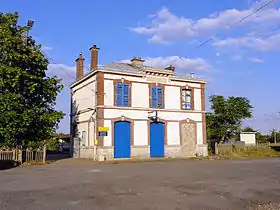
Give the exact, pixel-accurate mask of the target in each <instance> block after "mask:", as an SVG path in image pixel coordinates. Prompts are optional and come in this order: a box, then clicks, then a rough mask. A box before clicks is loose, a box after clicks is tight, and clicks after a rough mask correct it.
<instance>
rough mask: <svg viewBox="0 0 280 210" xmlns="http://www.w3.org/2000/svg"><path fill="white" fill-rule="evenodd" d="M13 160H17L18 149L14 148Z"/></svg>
mask: <svg viewBox="0 0 280 210" xmlns="http://www.w3.org/2000/svg"><path fill="white" fill-rule="evenodd" d="M13 161H16V149H13Z"/></svg>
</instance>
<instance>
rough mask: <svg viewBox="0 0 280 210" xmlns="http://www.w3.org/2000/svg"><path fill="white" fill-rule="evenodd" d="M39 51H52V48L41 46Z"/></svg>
mask: <svg viewBox="0 0 280 210" xmlns="http://www.w3.org/2000/svg"><path fill="white" fill-rule="evenodd" d="M41 50H43V51H48V50H52V47H50V46H47V45H42V47H41Z"/></svg>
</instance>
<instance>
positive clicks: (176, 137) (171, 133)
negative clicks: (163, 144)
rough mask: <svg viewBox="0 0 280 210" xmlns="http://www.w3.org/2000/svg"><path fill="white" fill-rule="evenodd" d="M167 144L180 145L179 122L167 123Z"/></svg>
mask: <svg viewBox="0 0 280 210" xmlns="http://www.w3.org/2000/svg"><path fill="white" fill-rule="evenodd" d="M167 144H168V145H180V127H179V122H168V123H167Z"/></svg>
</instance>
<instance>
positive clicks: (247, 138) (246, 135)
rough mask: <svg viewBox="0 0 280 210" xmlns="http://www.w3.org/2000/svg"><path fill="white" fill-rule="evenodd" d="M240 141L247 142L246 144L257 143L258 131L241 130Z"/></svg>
mask: <svg viewBox="0 0 280 210" xmlns="http://www.w3.org/2000/svg"><path fill="white" fill-rule="evenodd" d="M240 141H242V142H245V145H255V144H256V132H241V133H240Z"/></svg>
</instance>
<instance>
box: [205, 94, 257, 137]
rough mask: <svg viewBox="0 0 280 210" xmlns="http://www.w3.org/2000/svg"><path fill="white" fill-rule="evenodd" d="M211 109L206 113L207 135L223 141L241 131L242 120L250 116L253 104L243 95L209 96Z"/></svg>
mask: <svg viewBox="0 0 280 210" xmlns="http://www.w3.org/2000/svg"><path fill="white" fill-rule="evenodd" d="M209 99H210V103H211V111H212V112H210V113H207V115H206V122H207V137H208V138H209V139H217V140H219V141H224V140H226V139H227V138H231V137H232V136H233V135H234V134H235V133H236V132H240V131H241V125H242V121H243V120H244V119H246V118H250V117H252V109H253V106H251V105H250V101H249V100H248V99H247V98H245V97H233V96H231V97H228V98H225V97H224V96H216V95H212V96H210V98H209Z"/></svg>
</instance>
